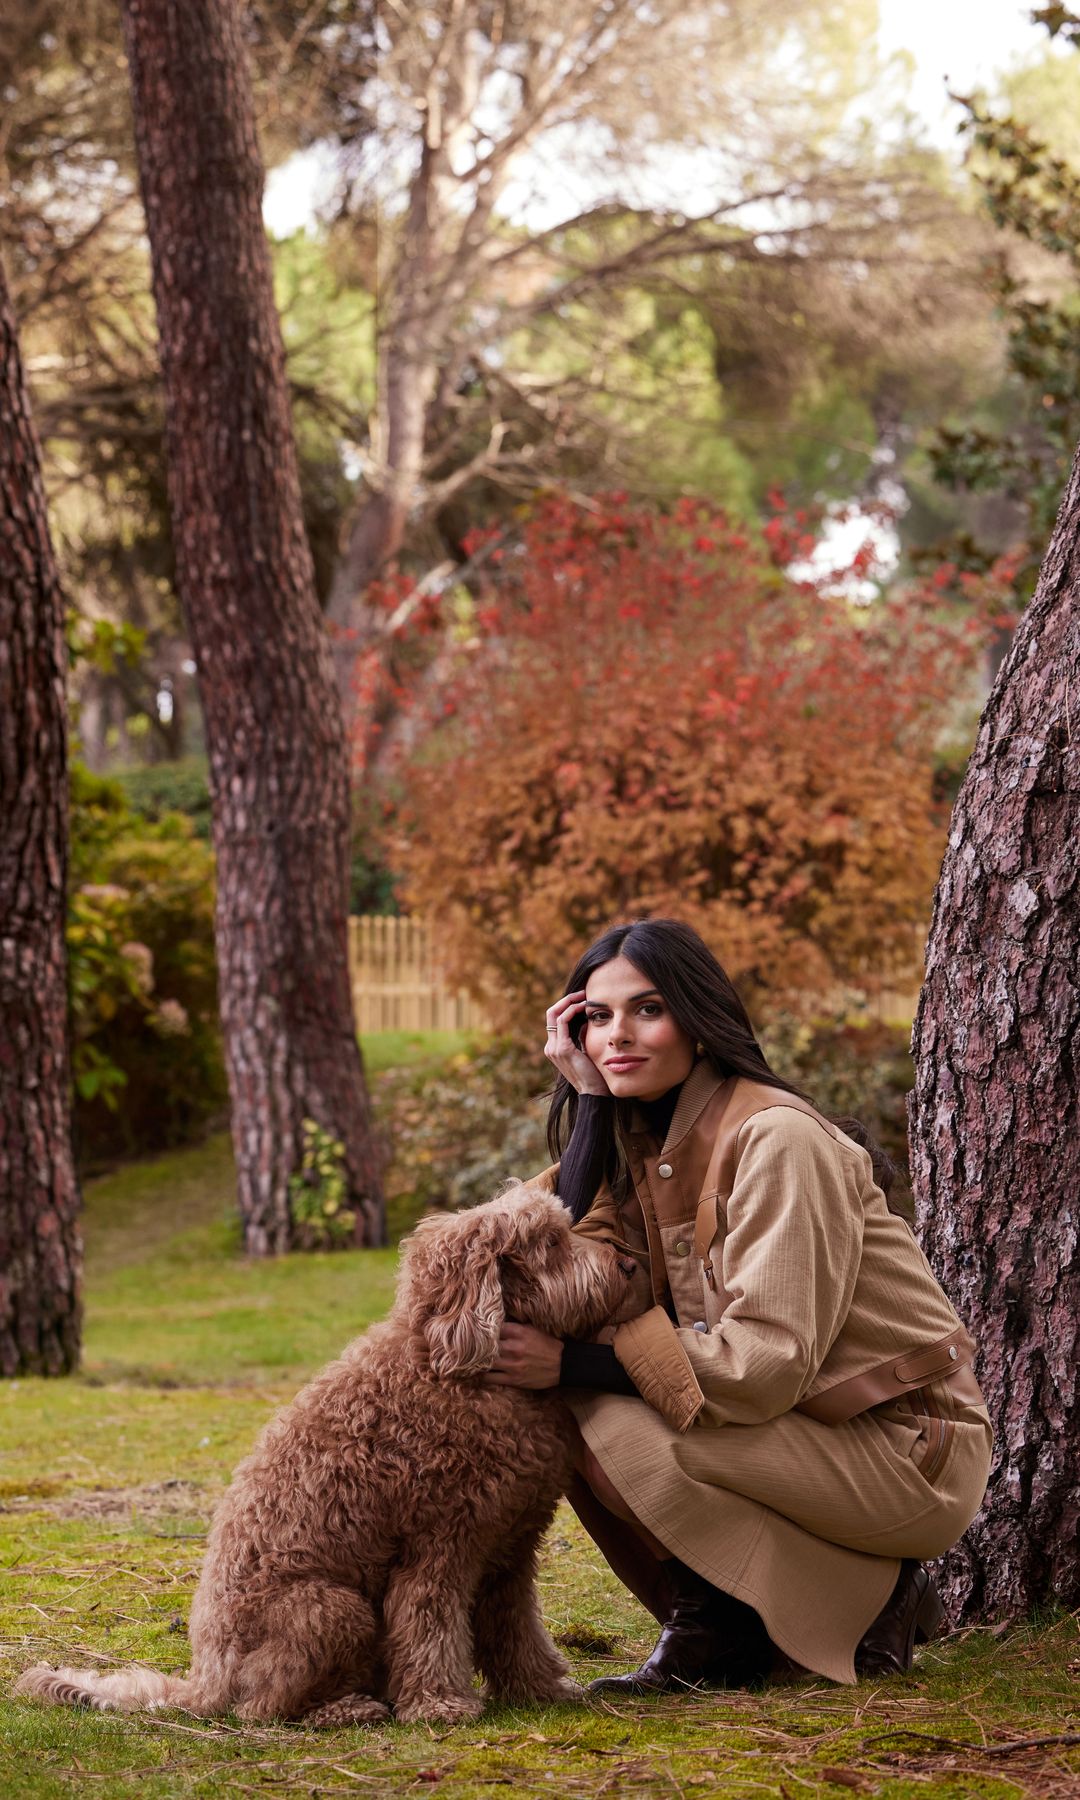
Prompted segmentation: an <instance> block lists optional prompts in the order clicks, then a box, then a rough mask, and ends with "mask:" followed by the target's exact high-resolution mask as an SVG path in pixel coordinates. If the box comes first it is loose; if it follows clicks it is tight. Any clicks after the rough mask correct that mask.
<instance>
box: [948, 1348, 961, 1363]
mask: <svg viewBox="0 0 1080 1800" xmlns="http://www.w3.org/2000/svg"><path fill="white" fill-rule="evenodd" d="M959 1354H960V1352H959V1351H958V1350H957V1348H956V1345H955V1344H950V1345H949V1361H950V1362H955V1361H956V1359H957V1357H958V1356H959Z"/></svg>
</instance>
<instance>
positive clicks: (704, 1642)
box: [585, 1556, 772, 1696]
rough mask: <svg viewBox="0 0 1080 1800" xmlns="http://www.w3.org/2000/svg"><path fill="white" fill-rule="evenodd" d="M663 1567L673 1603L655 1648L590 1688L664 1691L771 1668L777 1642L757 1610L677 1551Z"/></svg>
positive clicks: (755, 1675)
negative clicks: (623, 1671) (626, 1672)
mask: <svg viewBox="0 0 1080 1800" xmlns="http://www.w3.org/2000/svg"><path fill="white" fill-rule="evenodd" d="M660 1567H661V1568H662V1569H663V1571H664V1574H665V1576H666V1578H667V1581H668V1586H669V1589H670V1593H671V1605H670V1608H669V1611H668V1616H667V1620H666V1622H665V1624H664V1628H663V1630H662V1631H661V1633H660V1636H659V1638H658V1639H657V1641H656V1644H655V1646H654V1648H653V1651H652V1654H651V1655H650V1656H648V1657H647V1658H646V1660H645V1661H644V1662H643V1663H642V1665H641V1667H640V1669H634V1670H633V1671H632V1673H630V1674H629V1675H604V1676H602V1677H601V1678H600V1680H599V1681H592V1682H590V1683H589V1685H588V1687H587V1688H586V1690H585V1691H586V1693H587V1694H610V1695H612V1696H615V1695H618V1694H633V1695H643V1694H662V1693H665V1692H666V1691H667V1690H668V1689H670V1688H688V1687H702V1686H709V1687H746V1686H748V1685H749V1684H750V1683H751V1682H754V1681H758V1680H760V1679H761V1678H762V1676H763V1675H764V1674H765V1673H766V1672H767V1670H768V1668H769V1665H770V1660H771V1655H772V1645H771V1644H770V1642H769V1638H768V1635H767V1633H766V1631H765V1627H764V1625H763V1624H762V1622H761V1620H760V1619H759V1618H758V1615H757V1613H756V1612H755V1611H754V1609H753V1607H751V1606H744V1605H743V1603H742V1601H741V1600H735V1599H733V1597H732V1596H731V1595H730V1594H725V1593H723V1592H722V1591H721V1590H720V1589H719V1588H715V1587H713V1585H712V1583H711V1582H709V1581H706V1580H705V1579H704V1577H703V1576H701V1575H698V1574H697V1573H696V1571H695V1570H694V1569H689V1568H687V1566H686V1564H685V1563H684V1562H680V1561H679V1559H678V1557H677V1556H671V1557H667V1558H665V1560H664V1561H663V1562H662V1563H661V1565H660Z"/></svg>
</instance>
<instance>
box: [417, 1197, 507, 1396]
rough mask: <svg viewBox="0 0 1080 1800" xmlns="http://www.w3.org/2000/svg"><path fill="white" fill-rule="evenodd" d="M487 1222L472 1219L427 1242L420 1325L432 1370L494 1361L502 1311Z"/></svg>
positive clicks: (478, 1370)
mask: <svg viewBox="0 0 1080 1800" xmlns="http://www.w3.org/2000/svg"><path fill="white" fill-rule="evenodd" d="M493 1223H494V1221H493V1220H491V1219H490V1218H487V1219H481V1218H477V1219H476V1220H475V1222H473V1223H472V1229H471V1230H469V1231H467V1232H462V1231H461V1230H460V1229H459V1230H457V1231H452V1232H450V1233H448V1234H447V1236H446V1237H445V1238H444V1239H443V1240H442V1241H441V1242H440V1243H439V1244H438V1245H437V1246H434V1247H433V1248H434V1251H435V1253H434V1255H431V1256H430V1258H429V1260H428V1263H427V1268H426V1270H425V1275H424V1280H425V1285H426V1286H427V1292H426V1294H424V1295H423V1299H424V1300H425V1301H426V1316H425V1317H424V1318H423V1321H422V1323H421V1327H420V1329H421V1333H422V1335H423V1338H424V1341H425V1343H426V1344H427V1347H428V1355H429V1358H430V1362H431V1371H432V1374H433V1375H439V1376H443V1375H480V1374H483V1372H484V1371H485V1370H486V1369H490V1367H491V1365H492V1363H493V1362H494V1361H495V1357H496V1355H497V1353H498V1349H499V1332H500V1331H501V1329H502V1324H503V1319H504V1316H505V1315H504V1312H503V1297H502V1286H501V1283H500V1280H499V1240H498V1234H497V1233H496V1232H495V1231H493V1230H492V1229H491V1227H492V1225H493ZM413 1291H414V1295H416V1297H417V1298H420V1297H421V1296H420V1295H419V1294H417V1293H416V1289H415V1288H414V1290H413Z"/></svg>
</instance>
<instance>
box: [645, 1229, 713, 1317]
mask: <svg viewBox="0 0 1080 1800" xmlns="http://www.w3.org/2000/svg"><path fill="white" fill-rule="evenodd" d="M660 1244H661V1247H662V1249H663V1253H664V1272H665V1274H666V1275H667V1283H668V1288H669V1290H670V1292H671V1298H672V1300H673V1302H674V1305H675V1316H676V1318H677V1319H678V1322H679V1324H680V1325H681V1326H682V1328H683V1329H684V1330H686V1331H693V1330H694V1329H695V1327H701V1326H705V1327H708V1326H710V1325H712V1324H715V1322H716V1321H715V1319H713V1318H710V1316H709V1315H708V1313H707V1312H706V1308H705V1294H704V1288H705V1282H704V1279H703V1276H702V1272H701V1262H700V1259H699V1258H698V1256H697V1255H696V1254H695V1251H694V1222H693V1220H692V1219H688V1220H687V1221H686V1222H685V1223H683V1224H681V1225H661V1227H660ZM719 1316H720V1315H719V1314H717V1315H716V1317H717V1318H719Z"/></svg>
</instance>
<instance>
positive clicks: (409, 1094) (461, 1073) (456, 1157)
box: [371, 1041, 550, 1236]
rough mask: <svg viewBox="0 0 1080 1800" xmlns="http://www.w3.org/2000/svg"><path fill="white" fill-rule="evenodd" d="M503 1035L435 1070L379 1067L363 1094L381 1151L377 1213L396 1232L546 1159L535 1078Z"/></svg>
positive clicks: (484, 1195) (474, 1198)
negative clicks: (381, 1195) (369, 1101)
mask: <svg viewBox="0 0 1080 1800" xmlns="http://www.w3.org/2000/svg"><path fill="white" fill-rule="evenodd" d="M543 1079H544V1077H543V1076H542V1075H539V1076H538V1075H537V1073H536V1071H535V1070H534V1069H533V1068H531V1067H530V1066H529V1065H528V1064H527V1063H526V1061H525V1060H524V1059H523V1057H522V1056H521V1054H520V1052H518V1051H515V1050H514V1049H513V1048H512V1047H511V1046H510V1045H509V1044H507V1043H506V1042H505V1041H500V1042H497V1043H495V1044H492V1045H487V1046H485V1047H484V1048H483V1049H479V1050H473V1051H463V1052H461V1053H460V1054H459V1055H457V1056H454V1057H452V1058H451V1059H450V1061H449V1063H447V1064H445V1065H443V1066H442V1067H440V1068H437V1069H432V1068H430V1067H428V1068H426V1069H415V1068H413V1069H409V1068H403V1069H387V1070H386V1071H385V1072H384V1073H383V1074H381V1075H377V1076H376V1077H375V1078H374V1080H373V1081H372V1084H371V1086H372V1098H373V1102H374V1106H375V1112H376V1117H377V1119H378V1122H379V1125H380V1128H381V1131H382V1133H383V1136H384V1139H385V1140H386V1144H387V1150H388V1163H389V1166H388V1169H387V1175H386V1200H387V1221H388V1224H389V1227H390V1231H391V1234H392V1235H394V1236H398V1235H400V1234H401V1233H402V1232H404V1231H407V1230H408V1229H409V1227H410V1226H411V1225H413V1224H415V1222H416V1220H417V1219H418V1218H419V1217H420V1215H421V1214H422V1213H423V1212H424V1211H425V1209H426V1208H428V1207H431V1206H440V1207H459V1206H475V1205H476V1204H477V1203H478V1202H480V1201H482V1200H490V1199H491V1196H492V1195H493V1194H494V1193H495V1192H496V1190H497V1189H498V1187H499V1186H500V1184H501V1183H502V1182H504V1181H505V1180H506V1179H507V1178H508V1177H510V1176H518V1177H524V1176H528V1175H535V1174H538V1173H539V1171H540V1170H541V1169H544V1168H546V1167H547V1166H548V1162H549V1160H550V1159H549V1157H548V1153H547V1146H546V1144H545V1142H544V1121H545V1118H546V1114H547V1103H546V1100H545V1099H544V1097H543V1096H542V1095H538V1094H537V1089H538V1086H539V1085H540V1083H541V1082H542V1081H543Z"/></svg>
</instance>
